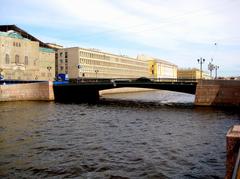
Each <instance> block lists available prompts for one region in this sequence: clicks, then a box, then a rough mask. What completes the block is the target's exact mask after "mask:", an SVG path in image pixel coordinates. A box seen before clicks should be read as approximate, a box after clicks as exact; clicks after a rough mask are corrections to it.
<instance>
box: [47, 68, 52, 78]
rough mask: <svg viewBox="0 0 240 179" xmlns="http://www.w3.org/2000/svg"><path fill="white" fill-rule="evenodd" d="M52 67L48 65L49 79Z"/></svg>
mask: <svg viewBox="0 0 240 179" xmlns="http://www.w3.org/2000/svg"><path fill="white" fill-rule="evenodd" d="M51 69H52V67H51V66H47V70H48V80H50V74H51V73H50V71H51Z"/></svg>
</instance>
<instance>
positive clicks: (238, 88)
mask: <svg viewBox="0 0 240 179" xmlns="http://www.w3.org/2000/svg"><path fill="white" fill-rule="evenodd" d="M121 87H137V88H150V89H159V90H169V91H176V92H182V93H188V94H193V95H194V94H195V102H194V103H195V105H199V106H238V107H239V106H240V80H189V79H148V78H139V79H79V80H71V81H70V82H69V83H66V84H61V83H60V84H59V83H58V82H56V83H55V84H54V85H53V89H54V96H55V100H56V101H59V102H95V101H97V100H99V91H100V90H105V89H113V88H121Z"/></svg>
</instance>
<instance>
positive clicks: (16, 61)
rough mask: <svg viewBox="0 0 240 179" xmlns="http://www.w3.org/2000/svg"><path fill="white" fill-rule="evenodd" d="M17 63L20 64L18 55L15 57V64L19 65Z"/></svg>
mask: <svg viewBox="0 0 240 179" xmlns="http://www.w3.org/2000/svg"><path fill="white" fill-rule="evenodd" d="M19 62H20V59H19V55H15V63H16V64H19Z"/></svg>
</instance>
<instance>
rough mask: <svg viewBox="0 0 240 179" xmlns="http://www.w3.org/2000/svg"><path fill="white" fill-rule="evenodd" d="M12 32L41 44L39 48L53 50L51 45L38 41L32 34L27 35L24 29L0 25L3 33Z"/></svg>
mask: <svg viewBox="0 0 240 179" xmlns="http://www.w3.org/2000/svg"><path fill="white" fill-rule="evenodd" d="M10 30H13V31H15V32H17V33H18V34H20V35H21V37H23V38H26V39H29V40H31V41H37V42H39V46H40V47H44V48H52V47H50V46H49V45H47V44H46V43H44V42H42V41H40V40H39V39H37V38H36V37H34V36H32V35H31V34H29V33H27V32H26V31H24V30H23V29H21V28H19V27H17V26H16V25H0V31H2V32H8V31H10Z"/></svg>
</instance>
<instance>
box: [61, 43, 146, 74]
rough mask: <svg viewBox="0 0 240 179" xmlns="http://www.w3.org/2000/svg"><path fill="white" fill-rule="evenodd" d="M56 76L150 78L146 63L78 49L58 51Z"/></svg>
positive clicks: (92, 50) (96, 51)
mask: <svg viewBox="0 0 240 179" xmlns="http://www.w3.org/2000/svg"><path fill="white" fill-rule="evenodd" d="M57 56H58V60H57V61H58V64H57V66H58V69H57V74H68V77H69V78H79V77H80V78H139V77H148V78H149V77H150V75H149V73H148V62H147V61H144V60H141V59H135V58H131V57H127V56H121V55H115V54H111V53H106V52H101V51H99V50H96V49H85V48H79V47H72V48H63V49H59V50H58V54H57Z"/></svg>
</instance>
